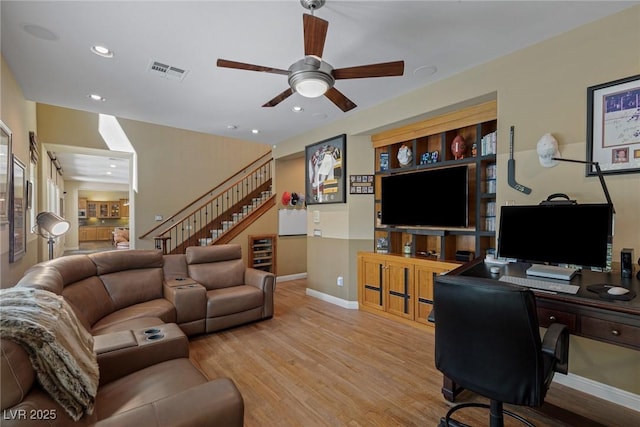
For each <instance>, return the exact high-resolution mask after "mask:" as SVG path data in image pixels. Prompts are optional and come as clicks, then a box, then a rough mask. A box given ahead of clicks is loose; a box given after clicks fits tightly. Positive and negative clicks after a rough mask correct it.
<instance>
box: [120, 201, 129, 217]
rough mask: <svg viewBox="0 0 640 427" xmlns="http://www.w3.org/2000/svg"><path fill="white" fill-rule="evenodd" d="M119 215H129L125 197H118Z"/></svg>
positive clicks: (127, 202)
mask: <svg viewBox="0 0 640 427" xmlns="http://www.w3.org/2000/svg"><path fill="white" fill-rule="evenodd" d="M120 217H121V218H128V217H129V200H127V199H120Z"/></svg>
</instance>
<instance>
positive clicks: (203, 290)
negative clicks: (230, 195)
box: [0, 244, 275, 427]
mask: <svg viewBox="0 0 640 427" xmlns="http://www.w3.org/2000/svg"><path fill="white" fill-rule="evenodd" d="M16 287H21V288H32V289H38V290H46V291H49V292H52V293H53V294H56V295H59V296H62V298H63V299H64V301H65V302H67V303H68V305H69V306H70V308H71V310H72V311H73V312H74V314H75V318H77V320H75V321H76V322H77V324H80V325H81V326H82V327H84V329H86V331H88V332H89V333H90V334H91V336H92V338H93V351H94V353H95V354H96V359H97V362H98V364H99V367H100V375H99V386H98V389H97V394H96V396H95V410H94V411H93V413H91V414H85V415H84V416H83V417H82V418H80V419H79V420H77V421H73V419H72V418H70V417H69V416H68V414H66V413H65V411H64V410H63V408H61V407H60V406H59V405H58V404H57V403H56V401H54V400H52V399H51V398H50V396H49V395H48V394H47V393H46V392H45V391H44V390H43V389H42V387H40V386H39V384H38V381H37V380H36V373H35V371H34V369H33V367H32V363H30V357H29V355H28V353H27V352H26V351H25V350H24V349H23V348H22V347H21V346H20V345H18V344H16V342H14V341H9V340H7V339H4V338H3V339H2V341H1V357H0V359H1V362H2V379H1V386H2V389H1V393H0V395H1V397H2V399H1V400H2V402H1V403H2V411H3V414H9V416H8V419H7V417H5V418H3V422H2V425H3V426H4V425H7V426H12V425H26V424H24V422H25V419H24V418H23V416H27V417H29V415H30V412H29V411H32V412H33V411H36V412H33V413H34V414H44V413H45V412H43V411H46V410H49V412H50V413H51V414H52V416H55V422H53V424H51V419H49V420H46V419H40V420H34V419H30V420H29V421H30V422H31V423H30V424H28V425H56V426H67V425H78V426H85V425H96V426H112V425H113V426H116V425H117V426H127V425H135V426H136V427H141V426H156V425H163V426H172V425H180V426H192V425H193V426H208V425H225V426H241V425H242V424H243V416H244V402H243V399H242V396H241V394H240V392H239V391H238V389H237V388H236V386H235V384H234V383H233V382H232V381H231V380H230V379H228V378H218V379H214V380H212V381H209V380H208V379H207V378H206V377H205V376H204V375H203V374H202V373H201V372H200V371H199V370H198V369H197V368H196V367H195V366H194V365H193V364H192V363H191V362H190V361H189V343H188V338H187V337H188V336H193V335H197V334H202V333H210V332H214V331H218V330H221V329H226V328H230V327H234V326H238V325H241V324H244V323H248V322H253V321H257V320H262V319H267V318H270V317H272V316H273V293H274V288H275V276H274V275H273V274H272V273H268V272H264V271H260V270H254V269H252V268H247V267H246V266H245V264H244V261H243V260H242V256H241V248H240V246H239V245H234V244H228V245H215V246H207V247H190V248H187V251H186V254H184V255H163V254H162V253H161V252H160V251H155V250H114V251H108V252H99V253H93V254H80V255H71V256H65V257H60V258H56V259H53V260H50V261H45V262H43V263H40V264H37V265H35V266H33V267H31V268H30V269H29V270H27V272H26V273H25V275H24V276H23V277H22V278H21V279H20V281H19V282H18V284H17V285H16ZM38 411H40V412H38ZM5 423H6V424H5Z"/></svg>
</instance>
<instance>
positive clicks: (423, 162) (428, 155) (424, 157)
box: [420, 151, 431, 165]
mask: <svg viewBox="0 0 640 427" xmlns="http://www.w3.org/2000/svg"><path fill="white" fill-rule="evenodd" d="M428 163H431V153H429V152H428V151H427V152H426V153H423V154H422V156H420V164H421V165H426V164H428Z"/></svg>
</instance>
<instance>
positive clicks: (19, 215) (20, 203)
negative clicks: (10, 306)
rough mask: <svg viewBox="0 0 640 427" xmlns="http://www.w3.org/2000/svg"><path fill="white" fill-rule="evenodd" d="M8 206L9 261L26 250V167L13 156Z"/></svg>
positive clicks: (18, 256) (14, 259) (19, 256)
mask: <svg viewBox="0 0 640 427" xmlns="http://www.w3.org/2000/svg"><path fill="white" fill-rule="evenodd" d="M12 169H13V171H12V185H11V194H10V206H9V262H15V261H16V260H18V259H20V258H22V257H23V256H24V254H25V252H26V250H27V210H26V207H27V205H26V197H25V196H26V184H27V178H26V169H25V166H24V163H22V162H21V161H20V160H19V159H18V158H17V157H16V156H15V155H14V156H13V167H12Z"/></svg>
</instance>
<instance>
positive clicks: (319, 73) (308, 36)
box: [217, 0, 404, 112]
mask: <svg viewBox="0 0 640 427" xmlns="http://www.w3.org/2000/svg"><path fill="white" fill-rule="evenodd" d="M324 3H325V0H300V4H302V6H303V7H304V8H305V9H308V10H310V11H311V14H310V15H309V14H307V13H305V14H303V15H302V23H303V28H304V55H305V56H304V58H302V59H300V60H299V61H296V62H294V63H293V64H291V66H290V67H289V69H288V70H283V69H279V68H271V67H263V66H261V65H253V64H246V63H243V62H236V61H229V60H226V59H218V61H217V66H218V67H223V68H236V69H239V70H249V71H260V72H264V73H273V74H283V75H286V76H288V79H289V88H288V89H287V90H285V91H284V92H282V93H280V94H279V95H277V96H276V97H275V98H273V99H272V100H270V101H268V102H267V103H266V104H264V105H263V107H274V106H276V105H278V104H279V103H280V102H282V101H284V100H285V99H287V98H288V97H289V96H291V95H292V94H293V93H294V92H297V93H299V94H300V95H302V96H304V97H306V98H317V97H319V96H322V95H324V96H326V97H327V98H329V100H331V102H333V103H334V104H335V105H336V106H337V107H338V108H340V109H341V110H342V111H344V112H347V111H349V110H352V109H354V108H355V107H356V104H355V103H354V102H353V101H351V100H350V99H349V98H347V97H346V96H345V95H343V94H342V92H340V91H339V90H338V89H336V88H335V87H334V83H335V81H336V80H340V79H361V78H368V77H391V76H401V75H403V73H404V61H394V62H383V63H379V64H369V65H360V66H356V67H348V68H337V69H334V68H333V67H332V66H331V65H330V64H329V63H327V62H325V61H324V60H323V59H322V53H323V50H324V42H325V39H326V37H327V29H328V27H329V22H327V21H325V20H323V19H320V18H317V17H315V16H314V15H313V12H314V10H316V9H319V8H321V7H322V6H323V5H324Z"/></svg>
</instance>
